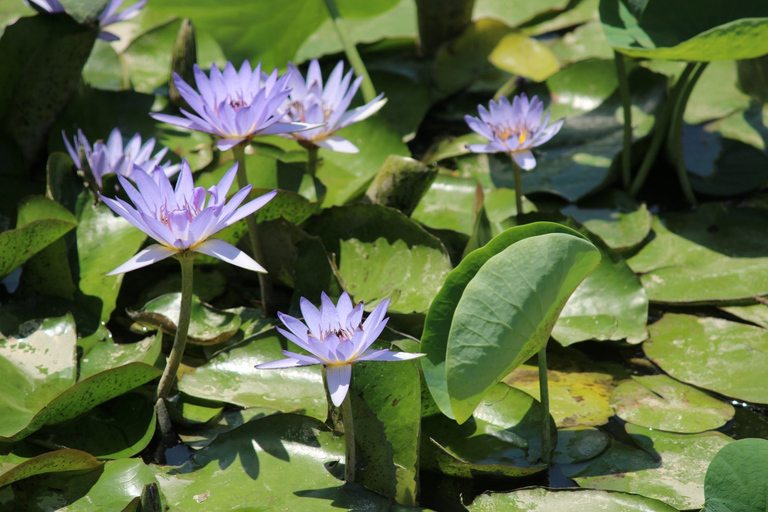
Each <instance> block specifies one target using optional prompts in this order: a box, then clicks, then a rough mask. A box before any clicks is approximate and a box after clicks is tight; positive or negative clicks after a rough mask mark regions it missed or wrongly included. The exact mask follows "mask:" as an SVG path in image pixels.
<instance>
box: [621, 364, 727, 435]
mask: <svg viewBox="0 0 768 512" xmlns="http://www.w3.org/2000/svg"><path fill="white" fill-rule="evenodd" d="M611 406H612V407H614V408H615V409H616V415H617V416H619V418H621V419H623V420H625V421H628V422H630V423H633V424H635V425H640V426H642V427H649V428H653V429H657V430H665V431H667V432H679V433H681V434H694V433H697V432H704V431H706V430H714V429H716V428H719V427H722V426H723V425H725V424H726V423H727V422H728V421H729V420H730V419H732V418H733V415H734V412H735V411H734V409H733V406H732V405H731V404H729V403H726V402H722V401H720V400H718V399H716V398H712V397H711V396H709V395H707V394H706V393H703V392H701V391H699V390H698V389H696V388H692V387H690V386H687V385H685V384H683V383H682V382H678V381H676V380H674V379H672V378H670V377H668V376H666V375H647V376H633V377H632V380H627V381H624V382H622V383H621V384H619V386H618V387H617V388H616V389H615V390H614V392H613V395H612V396H611Z"/></svg>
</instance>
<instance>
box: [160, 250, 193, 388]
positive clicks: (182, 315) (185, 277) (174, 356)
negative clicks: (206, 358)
mask: <svg viewBox="0 0 768 512" xmlns="http://www.w3.org/2000/svg"><path fill="white" fill-rule="evenodd" d="M196 254H197V253H195V252H193V251H189V252H186V253H180V254H179V255H178V256H177V257H176V259H178V260H179V263H180V264H181V305H180V306H179V321H178V322H176V337H175V338H174V339H173V347H172V348H171V354H170V356H168V363H167V364H166V365H165V370H164V371H163V376H162V377H160V384H159V385H158V386H157V397H156V398H162V399H165V398H168V395H169V394H170V392H171V388H172V387H173V384H174V382H176V372H178V371H179V364H181V356H183V355H184V347H185V346H186V345H187V331H189V318H190V316H191V315H192V278H193V266H194V258H195V255H196Z"/></svg>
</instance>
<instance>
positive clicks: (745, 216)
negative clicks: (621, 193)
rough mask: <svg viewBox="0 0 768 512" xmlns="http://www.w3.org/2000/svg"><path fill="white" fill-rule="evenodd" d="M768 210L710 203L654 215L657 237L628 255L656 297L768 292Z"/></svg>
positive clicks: (675, 300) (672, 299)
mask: <svg viewBox="0 0 768 512" xmlns="http://www.w3.org/2000/svg"><path fill="white" fill-rule="evenodd" d="M767 223H768V213H766V212H764V211H760V210H757V209H746V208H743V209H742V208H739V209H736V208H728V207H723V206H721V205H720V204H715V203H709V204H706V205H702V206H700V207H699V208H698V209H697V210H696V211H695V212H692V213H669V214H663V215H661V216H659V217H654V222H653V231H654V237H653V239H652V240H651V241H650V242H649V243H648V244H647V245H646V246H645V247H643V248H642V249H641V250H640V252H638V253H637V254H636V255H635V256H633V257H632V258H630V259H629V260H628V263H629V266H630V267H631V268H632V270H634V271H635V272H637V273H639V274H640V280H641V281H642V283H643V287H645V290H646V292H647V293H648V298H649V299H650V300H651V302H659V303H663V304H696V303H703V304H710V303H722V302H727V301H736V300H739V299H749V298H752V297H754V296H756V295H768V256H766V255H768V242H767V241H766V238H765V236H764V233H765V226H766V224H767Z"/></svg>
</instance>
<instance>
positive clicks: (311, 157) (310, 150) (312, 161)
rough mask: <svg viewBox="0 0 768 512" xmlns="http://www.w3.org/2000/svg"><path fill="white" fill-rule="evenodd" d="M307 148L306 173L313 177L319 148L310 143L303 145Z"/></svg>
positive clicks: (315, 171)
mask: <svg viewBox="0 0 768 512" xmlns="http://www.w3.org/2000/svg"><path fill="white" fill-rule="evenodd" d="M304 147H305V148H306V149H307V174H309V175H310V176H312V177H313V178H314V177H315V174H316V173H317V152H318V150H319V149H320V148H319V147H317V146H315V145H314V144H312V143H309V144H306V145H304Z"/></svg>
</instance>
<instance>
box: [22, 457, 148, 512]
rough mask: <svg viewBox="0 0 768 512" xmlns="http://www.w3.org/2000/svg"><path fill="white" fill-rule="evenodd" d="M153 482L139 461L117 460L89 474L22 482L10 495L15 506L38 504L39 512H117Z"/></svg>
mask: <svg viewBox="0 0 768 512" xmlns="http://www.w3.org/2000/svg"><path fill="white" fill-rule="evenodd" d="M157 483H158V481H157V479H156V478H155V476H154V475H153V473H152V471H151V470H150V468H149V467H148V466H147V465H145V464H144V463H143V462H142V461H141V459H121V460H114V461H109V462H107V463H106V464H104V465H103V466H102V467H101V468H97V469H94V470H91V471H78V472H76V473H74V472H73V473H52V474H50V475H45V476H42V477H37V478H34V479H29V480H24V481H22V482H19V483H17V484H15V485H14V493H15V495H16V500H17V503H16V505H19V506H21V504H22V503H39V504H43V505H42V506H41V508H40V509H39V510H44V511H46V512H47V511H53V510H67V511H73V512H87V511H91V510H115V511H118V510H131V509H130V508H127V507H128V506H129V504H130V503H132V502H133V500H134V499H136V498H137V497H138V496H140V495H141V492H142V490H143V489H144V488H145V486H147V485H149V484H154V485H157ZM162 501H163V500H162V497H161V503H162ZM161 506H162V505H161ZM133 510H137V509H133Z"/></svg>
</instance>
